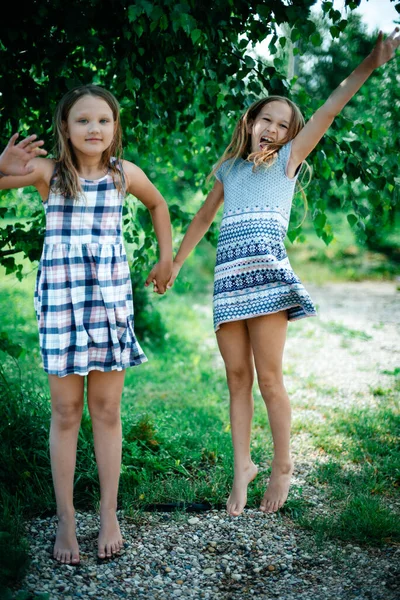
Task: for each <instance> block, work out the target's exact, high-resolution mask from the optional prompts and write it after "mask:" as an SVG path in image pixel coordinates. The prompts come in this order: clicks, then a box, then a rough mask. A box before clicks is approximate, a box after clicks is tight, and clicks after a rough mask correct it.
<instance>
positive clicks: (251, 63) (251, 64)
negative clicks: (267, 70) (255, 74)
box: [244, 55, 256, 69]
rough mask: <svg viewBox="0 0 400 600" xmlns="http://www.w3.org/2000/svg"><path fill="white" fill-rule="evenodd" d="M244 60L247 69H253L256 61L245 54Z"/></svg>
mask: <svg viewBox="0 0 400 600" xmlns="http://www.w3.org/2000/svg"><path fill="white" fill-rule="evenodd" d="M244 62H245V63H246V66H247V67H249V69H254V67H255V66H256V63H255V62H254V60H253V59H252V58H251V56H248V55H246V56H245V57H244Z"/></svg>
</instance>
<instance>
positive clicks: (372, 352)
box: [21, 283, 400, 600]
mask: <svg viewBox="0 0 400 600" xmlns="http://www.w3.org/2000/svg"><path fill="white" fill-rule="evenodd" d="M308 289H309V291H310V293H311V295H312V297H313V299H314V300H315V302H316V304H317V305H318V306H319V319H307V320H304V321H301V322H299V325H297V324H293V325H290V329H289V337H288V343H287V347H286V355H285V365H286V367H285V371H286V384H287V387H288V390H289V392H290V395H291V398H292V401H293V408H294V410H293V416H294V420H296V419H318V418H319V414H320V413H319V411H321V410H323V409H326V407H332V408H335V407H346V408H349V407H350V406H368V405H374V404H375V403H376V402H377V398H376V395H374V394H373V393H372V390H373V389H375V388H376V387H378V386H381V387H382V388H385V387H390V386H391V385H392V384H393V375H390V372H391V371H392V372H393V370H394V369H395V368H398V367H399V366H400V356H399V353H400V345H399V333H400V331H399V329H400V325H399V324H400V303H399V297H400V292H396V288H395V285H394V284H391V283H379V284H377V283H355V284H349V283H346V284H331V285H327V286H324V287H318V288H317V287H313V286H308ZM299 381H303V382H308V384H309V385H301V386H300V385H299ZM324 390H325V392H324ZM310 407H311V408H310ZM293 452H294V456H295V459H296V472H295V477H294V484H295V486H301V487H302V488H303V494H304V497H305V498H307V501H308V502H310V503H311V504H313V505H315V507H316V510H318V511H322V512H323V510H324V502H323V491H321V490H318V489H315V488H313V487H312V486H311V485H310V484H309V483H307V479H306V475H307V473H308V472H309V470H310V468H311V466H312V465H313V464H314V462H315V460H316V454H315V451H313V450H312V447H311V446H310V445H309V444H308V443H307V435H297V436H294V440H293ZM120 519H121V529H122V533H123V536H124V538H125V540H126V547H125V550H124V552H123V554H122V555H121V556H120V557H119V558H118V559H117V560H112V561H110V562H107V563H105V564H97V562H96V556H95V548H96V536H97V532H98V519H97V517H94V516H93V515H92V514H87V513H85V514H82V513H80V514H78V515H77V521H78V537H79V540H80V544H81V559H82V560H81V565H80V566H79V567H71V566H64V565H58V564H57V563H55V562H54V561H52V560H51V559H50V558H49V556H50V550H51V541H52V539H53V538H54V534H55V520H54V518H48V519H35V520H33V521H31V522H30V523H29V524H28V525H27V536H28V540H29V543H30V548H31V555H32V564H31V567H30V570H29V573H28V575H27V577H26V579H25V581H24V582H23V584H22V586H21V588H23V589H25V590H29V591H31V592H32V593H40V592H41V593H45V592H47V593H48V594H49V596H48V597H49V600H73V599H75V598H82V599H86V598H93V599H95V600H114V599H120V598H131V599H136V598H138V599H139V598H140V599H141V598H143V599H148V600H150V599H151V600H153V599H154V600H158V599H160V600H161V599H162V600H169V599H173V598H195V599H203V598H204V599H209V600H230V599H232V600H248V599H250V598H260V599H262V600H267V599H273V598H278V599H279V600H311V599H312V600H336V599H340V600H354V599H358V600H367V599H368V600H398V599H399V598H400V548H399V547H398V546H394V545H393V546H385V547H383V548H380V549H376V548H375V549H373V548H360V547H358V546H355V545H353V544H337V543H334V542H331V543H324V545H323V547H318V546H317V545H316V543H315V540H314V538H313V536H312V535H311V534H309V533H308V532H306V531H304V530H302V529H300V528H299V527H297V526H296V524H295V523H293V522H292V521H291V520H290V518H289V517H288V516H282V515H280V514H279V515H264V514H262V513H260V512H259V511H255V510H246V511H245V513H244V514H243V515H242V516H241V517H239V518H237V519H233V518H230V517H228V515H227V514H226V513H225V512H224V511H211V512H207V513H202V514H198V515H193V514H160V513H144V514H138V515H137V517H136V518H135V519H128V518H127V517H124V516H123V515H120ZM33 597H34V596H33Z"/></svg>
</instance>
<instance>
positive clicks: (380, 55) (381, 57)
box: [288, 27, 400, 177]
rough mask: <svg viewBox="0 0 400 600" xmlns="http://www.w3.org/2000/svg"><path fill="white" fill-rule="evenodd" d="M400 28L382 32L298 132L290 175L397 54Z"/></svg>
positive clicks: (290, 161) (290, 164) (290, 175)
mask: <svg viewBox="0 0 400 600" xmlns="http://www.w3.org/2000/svg"><path fill="white" fill-rule="evenodd" d="M398 32H399V28H398V27H396V29H395V30H394V31H393V32H392V33H391V34H390V35H389V36H388V37H387V38H386V39H385V40H384V39H383V35H382V32H380V33H379V35H378V39H377V41H376V44H375V47H374V48H373V50H372V52H371V53H370V54H369V55H368V56H367V57H366V58H365V59H364V60H363V61H362V63H361V64H359V65H358V67H357V68H356V69H355V70H354V71H353V72H352V73H351V75H349V77H347V79H345V80H344V81H342V83H341V84H340V85H339V86H338V87H337V88H336V90H334V91H333V92H332V94H331V95H330V96H329V98H328V99H327V101H326V102H325V104H323V105H322V106H321V108H319V109H318V110H317V111H316V112H315V113H314V115H313V116H312V117H311V119H310V120H309V121H308V122H307V123H306V125H305V126H304V128H303V129H302V130H301V131H300V132H299V133H298V134H297V136H296V137H295V139H294V140H293V143H292V150H291V155H290V159H289V164H288V175H289V177H293V176H294V174H295V172H296V169H297V167H298V166H299V165H300V164H301V163H302V162H303V160H305V159H306V158H307V156H308V155H309V154H310V152H311V150H313V149H314V148H315V146H316V145H317V144H318V142H319V140H320V139H321V138H322V136H323V135H324V134H325V132H326V131H327V129H328V128H329V127H330V125H331V124H332V122H333V120H334V118H335V117H336V115H337V114H339V113H340V111H341V110H342V108H343V107H344V106H345V105H346V104H347V103H348V102H349V100H350V99H351V98H352V97H353V96H354V95H355V94H356V92H358V90H359V89H360V87H361V86H362V84H363V83H364V82H365V81H366V80H367V79H368V77H369V76H370V75H371V73H372V72H373V71H374V69H377V68H378V67H380V66H382V65H384V64H385V63H387V62H388V61H389V60H390V59H392V58H393V57H394V56H395V52H396V50H397V48H398V47H399V45H400V35H398Z"/></svg>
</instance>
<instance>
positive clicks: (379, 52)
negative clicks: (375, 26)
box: [369, 27, 400, 69]
mask: <svg viewBox="0 0 400 600" xmlns="http://www.w3.org/2000/svg"><path fill="white" fill-rule="evenodd" d="M399 31H400V30H399V28H398V27H396V28H395V29H394V30H393V31H392V33H391V34H390V35H388V36H387V38H385V39H383V33H382V31H380V32H379V35H378V39H377V40H376V44H375V46H374V49H373V50H372V52H371V54H370V55H369V58H370V59H371V61H372V63H373V67H374V69H377V68H378V67H381V66H382V65H384V64H385V63H387V62H388V61H389V60H391V59H392V58H394V57H395V54H396V50H397V48H398V47H399V46H400V35H399Z"/></svg>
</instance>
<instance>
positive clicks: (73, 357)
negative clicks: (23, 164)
mask: <svg viewBox="0 0 400 600" xmlns="http://www.w3.org/2000/svg"><path fill="white" fill-rule="evenodd" d="M53 182H54V178H53V180H52V183H53ZM81 185H82V189H83V192H84V197H82V198H80V199H79V200H72V199H69V198H64V197H63V196H61V195H60V194H59V193H55V192H54V191H52V190H50V194H49V198H48V200H47V201H46V202H44V209H45V212H46V236H45V240H44V246H43V252H42V257H41V260H40V265H39V269H38V274H37V278H36V289H35V311H36V316H37V320H38V325H39V341H40V350H41V354H42V360H43V366H44V370H45V371H46V373H49V374H52V375H58V376H59V377H64V376H65V375H70V374H78V375H87V374H88V373H89V371H92V370H98V371H112V370H117V371H121V370H122V369H125V368H126V367H129V366H132V365H138V364H140V363H142V362H144V361H146V360H147V359H146V357H145V355H144V353H143V351H142V349H141V347H140V345H139V344H138V342H137V340H136V337H135V333H134V329H133V302H132V286H131V279H130V273H129V266H128V261H127V257H126V253H125V248H124V245H123V240H122V204H123V200H124V196H123V195H122V194H121V193H120V192H118V190H117V189H116V187H115V184H114V181H113V178H112V176H111V173H110V172H109V173H108V174H107V175H105V176H104V177H102V178H101V179H96V180H94V181H89V180H86V179H81Z"/></svg>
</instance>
